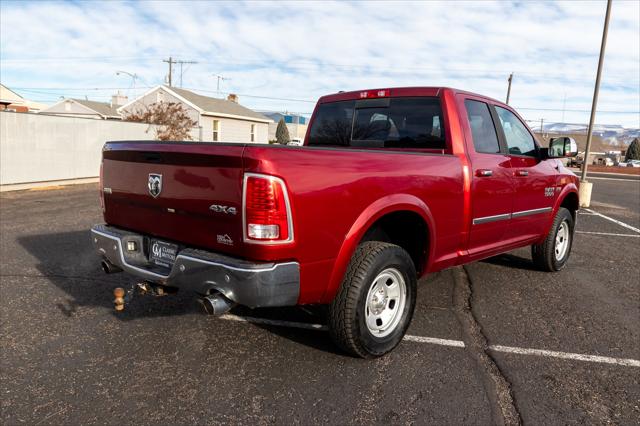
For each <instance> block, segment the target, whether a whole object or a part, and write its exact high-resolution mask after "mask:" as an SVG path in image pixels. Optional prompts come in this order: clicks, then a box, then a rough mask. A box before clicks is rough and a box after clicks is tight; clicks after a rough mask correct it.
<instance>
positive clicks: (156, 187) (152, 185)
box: [147, 173, 162, 198]
mask: <svg viewBox="0 0 640 426" xmlns="http://www.w3.org/2000/svg"><path fill="white" fill-rule="evenodd" d="M147 188H148V189H149V194H151V196H152V197H153V198H156V197H157V196H158V195H160V193H161V192H162V175H161V174H158V173H149V182H148V183H147Z"/></svg>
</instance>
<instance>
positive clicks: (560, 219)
mask: <svg viewBox="0 0 640 426" xmlns="http://www.w3.org/2000/svg"><path fill="white" fill-rule="evenodd" d="M563 223H564V224H566V225H565V226H567V227H568V229H569V232H568V234H567V238H568V240H569V241H568V242H567V244H568V246H567V249H566V251H565V252H564V254H563V255H562V256H561V257H560V258H557V257H556V237H557V236H558V231H559V230H560V228H561V227H562V226H563ZM574 226H575V222H574V220H573V215H572V214H571V212H570V211H569V210H567V209H565V208H564V207H560V209H558V213H556V217H555V218H554V220H553V225H552V226H551V230H550V231H549V234H548V235H547V237H546V238H545V240H544V242H543V243H542V244H535V245H532V246H531V257H532V258H533V263H534V264H535V265H536V267H537V268H538V269H540V270H543V271H547V272H556V271H559V270H561V269H562V268H564V267H565V265H566V264H567V261H568V260H569V255H570V254H571V246H572V245H573V231H574Z"/></svg>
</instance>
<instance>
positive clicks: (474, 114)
mask: <svg viewBox="0 0 640 426" xmlns="http://www.w3.org/2000/svg"><path fill="white" fill-rule="evenodd" d="M464 106H465V108H466V109H467V117H468V118H469V126H470V127H471V136H472V137H473V146H474V147H475V149H476V152H484V153H488V154H496V153H499V152H500V144H499V143H498V134H497V133H496V127H495V126H494V124H493V119H492V118H491V113H490V112H489V105H487V104H486V103H484V102H479V101H472V100H471V99H467V100H465V101H464Z"/></svg>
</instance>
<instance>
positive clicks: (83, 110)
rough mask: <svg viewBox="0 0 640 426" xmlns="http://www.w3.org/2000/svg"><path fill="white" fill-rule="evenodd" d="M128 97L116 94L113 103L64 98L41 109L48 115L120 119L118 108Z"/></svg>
mask: <svg viewBox="0 0 640 426" xmlns="http://www.w3.org/2000/svg"><path fill="white" fill-rule="evenodd" d="M126 101H127V97H126V96H124V95H121V94H119V93H118V94H115V95H113V96H112V97H111V103H108V102H96V101H89V100H86V99H63V100H61V101H60V102H58V103H56V104H54V105H51V106H50V107H49V108H45V109H43V110H41V111H40V113H41V114H47V115H64V116H66V117H80V118H93V119H96V120H120V114H119V113H118V108H119V107H120V106H122V105H123V104H124V103H126Z"/></svg>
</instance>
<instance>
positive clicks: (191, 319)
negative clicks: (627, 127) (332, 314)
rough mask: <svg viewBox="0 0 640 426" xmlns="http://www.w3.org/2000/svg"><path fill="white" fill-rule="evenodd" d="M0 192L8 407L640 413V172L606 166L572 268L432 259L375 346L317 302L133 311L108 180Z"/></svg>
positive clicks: (119, 413)
mask: <svg viewBox="0 0 640 426" xmlns="http://www.w3.org/2000/svg"><path fill="white" fill-rule="evenodd" d="M0 201H1V203H0V235H1V237H0V257H1V259H2V260H1V264H0V266H1V270H0V276H1V283H0V297H1V299H0V300H1V301H2V304H1V308H0V318H1V324H2V325H1V333H0V337H1V356H0V379H1V381H0V392H1V397H0V409H1V416H0V422H1V423H2V424H7V425H8V424H23V423H26V424H80V423H82V424H91V423H108V424H133V423H136V424H193V423H196V424H220V423H243V424H273V423H276V424H317V423H331V424H336V423H339V424H371V423H385V424H491V423H496V422H500V419H503V418H505V416H502V415H504V414H505V413H510V414H512V415H514V416H515V418H511V420H514V419H515V421H518V419H521V420H522V422H523V423H525V424H558V423H562V424H567V423H595V424H603V423H614V424H638V423H640V361H638V360H640V231H638V230H637V228H640V181H638V180H624V181H623V180H610V179H608V178H607V177H606V176H605V179H596V180H594V194H593V203H592V206H591V209H590V210H589V211H587V210H583V211H581V214H580V216H579V220H578V227H577V230H578V233H577V234H576V241H575V243H574V248H573V254H572V257H571V260H570V262H569V265H568V267H567V268H566V269H565V270H563V271H561V272H560V273H557V274H548V273H543V272H538V271H536V270H535V269H534V268H533V266H532V264H531V262H530V257H529V252H528V250H525V249H522V250H517V251H514V252H511V253H509V254H506V255H502V256H498V257H495V258H492V259H488V260H486V261H483V262H478V263H474V264H471V265H468V266H466V267H465V268H457V269H453V270H447V271H443V272H440V273H437V274H433V275H431V276H428V277H427V278H426V279H424V280H423V282H421V283H420V287H419V290H418V295H419V299H418V305H417V307H416V312H415V317H414V320H413V323H412V326H411V328H410V330H409V333H408V334H409V336H408V338H407V339H406V340H405V341H404V342H403V343H402V344H401V345H400V346H399V347H398V348H397V349H396V350H395V351H394V352H392V353H391V354H390V355H388V356H385V357H383V358H381V359H377V360H373V361H364V360H360V359H354V358H351V357H349V356H346V355H344V354H342V353H340V352H338V351H337V350H336V348H334V346H333V345H332V343H331V342H330V340H329V336H328V334H327V333H326V331H324V330H323V329H322V327H321V325H322V324H323V323H324V320H323V316H322V309H317V308H295V309H271V310H255V311H251V310H248V309H236V310H234V311H233V315H228V316H226V317H223V318H213V317H207V316H205V315H203V314H202V313H201V311H200V309H199V308H198V306H197V305H196V304H195V303H194V298H193V297H192V295H189V294H178V295H175V296H167V297H163V298H153V297H140V298H136V299H134V300H133V302H132V303H131V304H130V305H129V306H127V309H126V310H125V311H124V312H122V313H116V312H114V310H113V304H112V299H113V296H112V292H113V289H114V288H115V287H117V286H121V285H123V284H129V283H130V282H131V280H130V279H129V278H128V277H126V276H125V275H123V274H115V275H110V276H106V275H104V273H103V272H102V270H101V269H100V267H99V262H98V257H97V256H96V255H95V254H94V253H93V251H92V248H91V244H90V240H89V235H88V229H89V227H90V226H91V225H92V224H94V223H96V222H99V221H100V220H101V214H100V207H99V202H98V197H97V186H96V185H79V186H75V187H66V188H62V189H56V190H45V191H24V192H14V193H3V194H2V195H1V198H0ZM621 223H622V224H621ZM624 224H626V225H627V226H626V227H625V226H624ZM633 228H636V230H634V229H633ZM265 319H266V320H271V321H272V322H270V321H266V320H265ZM473 322H475V325H476V327H475V328H474V324H472V323H473ZM309 324H316V325H319V326H318V327H316V326H312V325H309ZM314 327H315V328H314ZM506 417H507V419H509V417H508V416H506Z"/></svg>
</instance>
